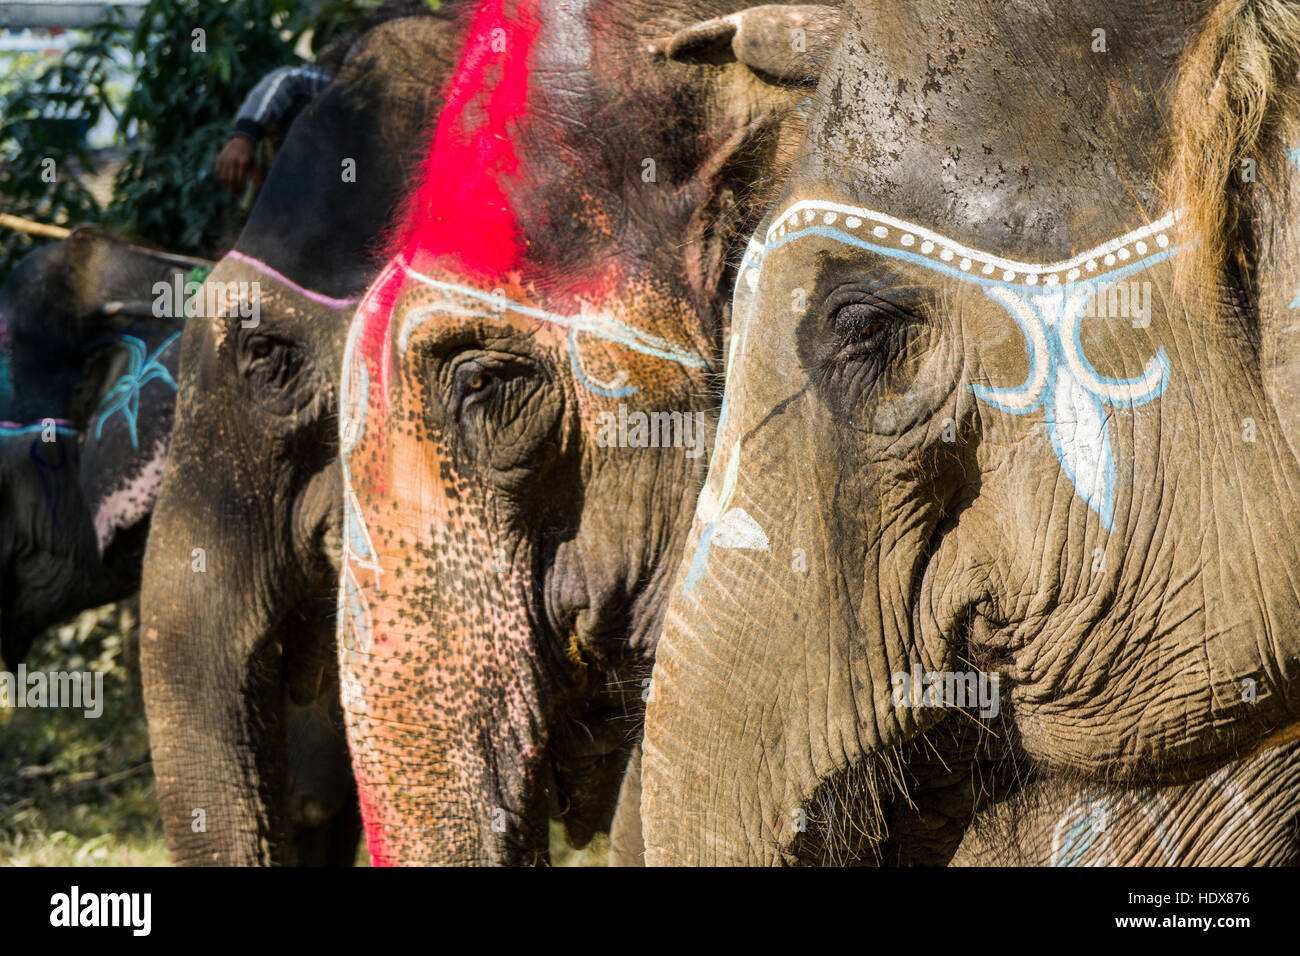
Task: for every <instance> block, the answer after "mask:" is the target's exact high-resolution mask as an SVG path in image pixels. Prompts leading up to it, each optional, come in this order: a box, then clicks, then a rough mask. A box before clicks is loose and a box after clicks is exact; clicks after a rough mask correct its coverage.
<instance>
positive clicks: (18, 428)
mask: <svg viewBox="0 0 1300 956" xmlns="http://www.w3.org/2000/svg"><path fill="white" fill-rule="evenodd" d="M45 427H46V426H44V425H15V424H13V423H12V422H4V423H0V437H3V438H8V437H10V436H12V435H29V434H31V433H32V432H43V431H45ZM54 433H55V434H56V435H75V434H77V430H76V429H75V428H73V427H72V426H71V425H59V424H57V423H56V424H55V426H54Z"/></svg>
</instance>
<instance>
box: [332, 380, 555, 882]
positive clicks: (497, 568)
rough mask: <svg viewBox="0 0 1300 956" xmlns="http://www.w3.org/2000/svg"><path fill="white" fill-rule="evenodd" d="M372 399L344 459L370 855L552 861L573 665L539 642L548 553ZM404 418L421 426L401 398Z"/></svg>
mask: <svg viewBox="0 0 1300 956" xmlns="http://www.w3.org/2000/svg"><path fill="white" fill-rule="evenodd" d="M373 371H375V372H376V373H377V372H378V369H373ZM406 384H407V385H408V386H414V383H410V382H408V383H406ZM414 387H416V388H418V386H414ZM401 394H407V393H406V392H402V393H401ZM358 400H366V401H368V407H367V409H366V412H365V415H364V419H363V421H364V425H363V426H362V427H361V429H360V431H359V432H358V434H357V439H356V440H357V442H358V444H357V445H356V447H355V448H354V449H352V450H351V455H350V456H348V457H347V458H346V459H345V461H350V463H351V464H350V467H349V470H348V471H347V472H345V474H347V475H349V476H350V484H349V487H350V489H351V490H352V491H353V492H354V493H355V496H356V497H355V502H356V504H357V507H356V508H355V509H354V508H353V507H352V506H351V505H350V506H349V510H347V511H345V529H344V538H345V561H344V570H343V583H342V586H341V588H340V615H339V617H340V625H341V626H340V640H339V646H338V653H339V677H340V683H341V685H342V700H343V709H344V718H345V721H346V723H347V726H348V738H349V741H350V744H351V748H352V760H353V770H354V774H355V777H356V780H357V788H358V793H359V796H360V801H361V811H362V817H363V820H364V826H365V833H366V840H367V845H368V847H369V850H370V854H371V859H372V861H373V863H374V864H375V865H379V866H383V865H421V864H433V863H440V864H482V863H487V864H527V863H535V862H541V861H540V860H538V859H535V858H534V855H533V851H532V850H531V847H533V846H536V845H539V843H540V845H543V846H544V845H545V837H544V834H545V832H546V828H547V817H548V788H549V786H550V782H551V781H550V777H549V769H548V767H546V766H545V765H544V761H543V760H542V759H541V758H542V755H543V754H544V753H545V749H546V745H547V739H548V737H547V735H548V730H547V726H546V712H547V708H548V707H549V691H548V690H547V688H546V683H547V682H546V681H545V680H544V679H543V677H542V675H543V674H545V673H547V672H548V669H549V671H550V672H551V673H557V672H559V670H560V668H559V664H558V662H557V661H555V660H553V659H550V658H549V657H548V652H547V650H546V648H541V647H536V646H535V645H534V643H533V640H532V633H533V626H532V625H533V623H534V622H533V621H531V620H530V611H529V608H530V606H531V600H530V594H529V589H530V588H531V587H533V586H534V585H533V582H532V581H531V577H530V575H529V573H528V570H527V569H530V568H531V567H534V566H535V563H534V561H533V559H532V557H531V556H530V555H528V554H526V553H522V552H521V553H516V554H513V555H510V556H509V557H508V558H507V557H506V556H505V555H504V554H503V553H500V552H498V550H497V548H496V547H495V546H494V544H493V543H492V542H496V541H501V540H505V539H504V538H503V536H502V535H501V533H500V531H499V530H497V533H495V534H493V533H489V531H490V530H491V529H487V528H484V527H483V525H482V521H481V516H484V515H492V514H493V511H494V508H493V495H494V492H493V491H492V490H490V489H487V488H485V487H483V486H482V484H481V483H479V482H475V481H473V480H470V479H467V478H462V477H459V476H457V475H456V473H455V471H454V468H453V467H452V465H451V462H450V461H449V460H447V459H446V458H444V457H442V456H441V455H438V454H436V453H428V452H426V451H425V450H424V449H423V448H422V447H421V446H420V444H419V443H418V442H415V441H412V440H410V438H409V435H408V434H405V432H406V429H404V428H393V429H389V428H386V427H384V426H385V424H386V423H387V422H388V421H389V418H388V416H389V414H390V409H389V408H387V407H386V406H385V405H384V404H383V403H382V402H381V401H380V400H379V398H378V390H375V391H374V392H370V391H366V392H365V393H364V397H360V396H359V397H358ZM342 407H343V408H344V409H345V410H346V409H348V408H349V407H352V394H351V393H349V392H345V396H344V399H343V401H342ZM391 414H392V415H393V416H394V417H397V418H398V420H400V421H403V422H404V423H406V425H407V426H409V428H411V429H415V428H418V427H419V425H418V421H419V418H420V415H419V413H418V411H415V410H411V409H405V408H404V407H403V405H402V400H401V397H400V395H399V396H398V398H397V399H396V400H395V401H394V404H393V407H392V409H391ZM345 431H346V426H345ZM390 436H391V437H390ZM347 447H348V445H347V440H346V439H345V448H347ZM394 492H395V493H394ZM374 554H378V555H379V556H380V557H379V561H378V563H377V564H376V563H374V562H373V560H372V556H373V555H374ZM430 556H432V559H430ZM485 556H486V560H481V559H483V558H484V557H485Z"/></svg>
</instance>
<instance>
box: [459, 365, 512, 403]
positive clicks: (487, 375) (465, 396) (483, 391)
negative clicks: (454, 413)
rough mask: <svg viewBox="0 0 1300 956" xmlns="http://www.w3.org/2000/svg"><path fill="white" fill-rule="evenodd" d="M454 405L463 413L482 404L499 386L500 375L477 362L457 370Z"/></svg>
mask: <svg viewBox="0 0 1300 956" xmlns="http://www.w3.org/2000/svg"><path fill="white" fill-rule="evenodd" d="M456 384H457V389H456V391H457V392H458V393H459V394H458V395H457V400H456V405H457V406H458V408H459V410H460V411H461V412H462V413H463V412H466V411H468V410H469V409H471V408H473V407H475V406H477V405H483V404H485V403H486V402H488V401H489V400H490V399H491V398H492V396H494V395H495V394H496V393H497V390H498V389H499V388H500V386H501V378H500V376H499V375H498V374H497V373H496V372H494V371H493V370H491V369H487V368H484V367H483V366H481V365H479V364H477V363H470V364H468V365H467V366H465V367H463V368H461V369H459V370H458V374H457V375H456Z"/></svg>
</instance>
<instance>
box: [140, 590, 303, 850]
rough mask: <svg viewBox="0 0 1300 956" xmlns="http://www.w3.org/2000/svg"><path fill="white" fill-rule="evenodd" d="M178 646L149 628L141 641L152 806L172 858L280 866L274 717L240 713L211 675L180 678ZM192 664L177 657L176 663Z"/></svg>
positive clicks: (283, 843)
mask: <svg viewBox="0 0 1300 956" xmlns="http://www.w3.org/2000/svg"><path fill="white" fill-rule="evenodd" d="M146 600H148V598H147V597H146ZM177 643H179V642H178V640H177V635H176V634H175V633H170V632H169V633H163V632H160V631H158V630H157V629H156V628H147V629H146V631H145V638H144V640H143V641H142V642H141V668H142V671H143V673H144V675H145V681H144V690H145V701H146V708H147V711H148V716H149V736H150V740H151V742H152V743H151V746H152V752H153V764H154V773H155V775H156V777H157V781H158V801H159V809H160V811H161V814H162V819H163V825H164V830H165V832H166V835H167V845H168V849H169V850H170V851H171V855H172V859H173V861H174V862H175V863H177V864H178V865H188V866H268V865H275V864H281V863H285V862H287V859H286V854H287V845H288V844H287V840H286V823H285V819H284V813H283V808H282V806H281V804H282V803H283V801H281V800H279V799H277V797H276V795H277V794H283V792H284V791H285V789H286V766H287V759H286V755H285V746H284V739H285V735H284V729H283V723H282V720H281V714H280V712H279V710H278V709H276V708H273V709H271V710H269V711H262V712H253V711H252V710H251V709H249V708H245V707H243V706H242V705H241V704H239V703H237V702H235V701H233V700H232V699H231V697H230V695H227V694H223V693H221V692H220V691H219V690H218V689H217V685H216V684H215V683H209V681H210V679H211V676H212V675H211V673H210V672H208V671H203V672H201V673H196V674H186V673H177V671H178V670H180V669H183V668H177V667H175V666H172V665H173V663H174V662H176V658H177V655H176V654H175V653H174V648H175V646H176V644H177ZM189 660H192V658H190V657H189V656H188V655H181V661H180V662H179V663H182V664H184V662H185V661H189ZM191 666H192V665H191ZM248 670H250V671H259V670H260V671H263V672H266V673H268V674H269V673H273V672H274V668H272V667H269V666H268V667H259V668H253V667H249V668H248ZM263 683H264V685H265V686H262V687H259V688H257V689H256V690H255V691H254V693H253V694H252V695H250V696H252V697H256V698H262V699H268V698H269V699H276V698H278V697H279V696H280V693H281V691H280V689H279V687H278V680H276V679H270V680H264V681H263Z"/></svg>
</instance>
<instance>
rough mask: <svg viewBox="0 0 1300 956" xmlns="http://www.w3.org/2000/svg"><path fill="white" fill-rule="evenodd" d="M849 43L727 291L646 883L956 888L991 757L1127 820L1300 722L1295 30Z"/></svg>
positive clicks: (993, 10)
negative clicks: (683, 871) (679, 874)
mask: <svg viewBox="0 0 1300 956" xmlns="http://www.w3.org/2000/svg"><path fill="white" fill-rule="evenodd" d="M844 23H845V25H844V29H843V33H842V34H841V36H840V38H839V40H838V41H837V44H836V46H835V49H834V52H833V53H832V54H831V56H830V58H829V60H828V61H827V65H826V67H825V69H824V71H823V73H822V77H821V80H820V84H819V86H818V89H817V93H816V95H815V97H814V102H813V107H812V109H811V110H810V111H809V112H810V120H809V124H808V129H807V132H806V135H805V137H804V140H803V142H802V144H801V145H800V147H799V149H798V153H797V155H796V156H795V158H794V160H793V161H792V163H791V165H790V169H789V175H788V177H787V179H786V181H785V183H784V185H783V186H781V187H780V190H779V192H778V193H777V196H776V200H775V202H774V203H773V204H772V205H771V207H770V211H769V213H768V215H767V217H766V219H765V221H764V222H763V223H762V224H761V225H760V227H759V228H758V230H757V231H756V233H755V236H754V239H753V241H752V244H751V246H750V252H749V255H748V257H747V260H746V263H745V265H744V268H743V269H742V272H741V276H740V278H739V280H738V281H737V283H736V300H735V304H734V305H733V316H734V319H733V321H734V328H733V330H732V336H731V344H730V360H729V362H728V367H727V371H726V376H727V377H726V382H725V386H724V392H723V395H724V399H723V401H724V410H723V412H722V419H723V421H722V422H721V424H720V425H719V427H718V432H717V436H718V437H717V443H716V444H715V447H714V453H713V455H712V457H711V461H710V468H709V475H708V478H707V479H706V483H705V486H704V489H703V491H702V492H701V494H700V498H699V501H698V503H697V506H696V512H695V520H694V523H693V527H692V531H691V535H690V538H689V540H688V544H687V547H686V551H685V553H684V555H683V558H682V562H681V566H680V567H679V570H678V577H677V579H676V580H675V583H674V585H673V593H672V595H671V597H670V600H669V605H668V610H667V612H666V615H665V621H664V627H663V630H662V633H661V636H660V640H659V644H658V649H657V652H656V657H655V664H654V674H653V678H652V683H651V687H650V694H649V701H648V703H647V713H646V722H645V735H644V738H643V743H642V748H643V749H642V763H641V781H642V786H643V802H642V816H641V824H642V827H643V831H644V838H645V844H646V862H647V863H648V864H658V865H669V864H715V863H716V864H787V865H791V864H810V863H819V862H828V861H843V860H847V859H853V860H861V861H864V862H885V861H888V862H903V863H908V862H910V863H944V862H948V861H949V860H950V859H952V857H953V855H954V853H955V852H956V848H957V846H958V845H959V844H960V841H961V838H962V834H963V829H964V821H967V820H969V819H971V816H972V814H974V813H977V812H978V810H979V806H978V801H979V792H980V789H981V788H980V787H979V786H977V785H972V781H973V780H976V779H978V776H977V774H975V773H974V772H973V771H974V770H975V769H976V768H982V767H983V766H985V764H986V762H987V764H988V765H989V766H990V767H992V768H994V769H996V768H997V767H998V766H999V765H1002V766H1007V765H1008V764H1009V765H1010V766H1014V767H1021V768H1026V769H1028V770H1029V771H1032V772H1034V773H1036V774H1042V775H1047V774H1059V775H1064V776H1065V777H1066V778H1067V779H1070V780H1071V781H1072V782H1073V786H1075V788H1076V789H1077V790H1079V792H1080V793H1081V794H1086V793H1087V792H1088V787H1090V786H1092V785H1095V786H1097V787H1099V788H1102V791H1103V792H1112V793H1116V792H1123V791H1133V790H1142V789H1147V788H1159V787H1165V786H1184V785H1194V784H1195V783H1196V782H1197V781H1200V780H1203V779H1205V778H1207V777H1211V775H1212V774H1215V773H1216V772H1218V771H1220V769H1221V768H1223V767H1224V766H1225V764H1227V763H1229V762H1230V761H1233V760H1242V759H1246V758H1247V757H1248V756H1250V755H1252V754H1255V753H1257V752H1260V751H1263V750H1270V749H1273V748H1275V747H1277V746H1278V745H1283V744H1289V743H1291V742H1293V741H1294V740H1295V739H1296V736H1297V734H1296V729H1297V725H1296V710H1297V705H1296V703H1295V701H1296V699H1297V692H1300V687H1298V686H1297V685H1296V682H1295V677H1294V676H1293V675H1295V674H1296V673H1297V670H1296V665H1297V663H1298V661H1297V651H1298V650H1300V648H1298V647H1297V637H1298V636H1300V587H1298V586H1297V583H1298V582H1297V577H1296V573H1295V570H1294V569H1295V568H1296V567H1300V563H1298V562H1297V558H1300V554H1297V549H1298V548H1300V545H1298V544H1297V542H1300V536H1297V534H1296V531H1297V527H1296V525H1297V521H1298V520H1300V519H1298V518H1297V516H1298V515H1300V509H1297V508H1296V494H1295V489H1296V488H1297V487H1300V469H1298V468H1297V461H1296V457H1295V448H1296V443H1295V438H1296V429H1297V428H1298V427H1300V417H1298V416H1297V411H1300V390H1298V389H1297V385H1296V382H1297V381H1298V380H1300V378H1298V377H1297V375H1296V371H1297V368H1296V365H1297V363H1298V362H1300V358H1297V353H1295V352H1294V350H1293V349H1292V348H1290V347H1289V342H1290V339H1289V336H1290V335H1291V333H1292V330H1293V329H1294V326H1293V324H1292V321H1291V319H1290V317H1289V314H1288V308H1289V306H1290V305H1291V304H1292V302H1293V298H1294V296H1295V290H1296V289H1297V288H1300V256H1297V251H1298V250H1297V248H1296V246H1297V244H1300V230H1296V229H1295V228H1293V225H1294V220H1295V207H1294V198H1293V197H1294V196H1295V195H1296V193H1295V190H1296V188H1297V187H1298V186H1300V168H1297V165H1296V160H1295V157H1296V155H1297V154H1296V153H1295V152H1294V149H1293V147H1295V145H1296V143H1297V142H1298V141H1300V117H1298V116H1297V115H1296V109H1295V106H1294V104H1295V103H1296V92H1297V91H1296V87H1297V84H1298V83H1300V81H1298V80H1297V67H1300V62H1298V57H1300V14H1298V12H1297V9H1296V8H1295V6H1294V5H1292V4H1289V3H1282V2H1277V0H1258V2H1250V3H1243V2H1236V0H1218V2H1213V3H1204V4H1193V3H1182V2H1178V3H1165V4H1149V3H1140V2H1118V3H1112V4H1106V5H1095V4H1091V3H1064V2H1049V0H1042V2H1034V3H1025V4H1014V5H1010V4H1000V5H993V4H987V3H981V2H975V0H918V2H906V3H903V2H898V0H855V2H853V3H851V4H849V5H847V6H846V9H845V15H844ZM936 25H938V27H939V28H938V29H936V28H935V27H936ZM1026 51H1033V54H1032V57H1030V56H1027V55H1026ZM1244 160H1250V162H1248V163H1247V162H1244ZM1243 171H1249V172H1250V173H1251V175H1250V176H1249V177H1246V176H1243V175H1242V174H1243ZM976 705H978V706H976ZM954 710H961V711H962V713H960V714H954V713H953V711H954ZM993 721H996V722H997V723H996V725H995V724H994V723H993ZM994 726H996V728H997V731H996V734H995V733H994ZM1211 779H1213V778H1212V777H1211ZM1003 783H1005V781H1003Z"/></svg>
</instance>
